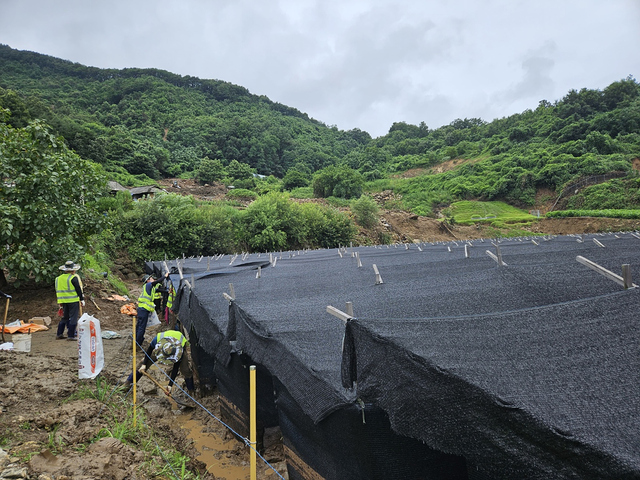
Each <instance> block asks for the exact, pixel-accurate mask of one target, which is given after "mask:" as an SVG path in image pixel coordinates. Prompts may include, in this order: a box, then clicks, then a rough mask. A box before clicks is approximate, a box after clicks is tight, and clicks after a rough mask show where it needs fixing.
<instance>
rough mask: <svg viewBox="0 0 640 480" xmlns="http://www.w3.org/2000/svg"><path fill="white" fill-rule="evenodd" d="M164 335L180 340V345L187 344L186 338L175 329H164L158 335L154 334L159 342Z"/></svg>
mask: <svg viewBox="0 0 640 480" xmlns="http://www.w3.org/2000/svg"><path fill="white" fill-rule="evenodd" d="M164 337H173V338H177V339H178V340H180V345H182V347H183V348H184V346H185V345H186V344H187V338H186V337H185V336H184V335H183V334H181V333H180V332H178V331H177V330H165V331H164V332H160V333H159V334H158V335H156V342H157V343H160V340H162V339H163V338H164Z"/></svg>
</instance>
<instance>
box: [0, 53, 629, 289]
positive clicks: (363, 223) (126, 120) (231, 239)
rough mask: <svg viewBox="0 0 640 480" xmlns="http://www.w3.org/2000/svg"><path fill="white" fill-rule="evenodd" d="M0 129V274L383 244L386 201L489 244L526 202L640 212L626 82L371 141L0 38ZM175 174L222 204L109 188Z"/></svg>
mask: <svg viewBox="0 0 640 480" xmlns="http://www.w3.org/2000/svg"><path fill="white" fill-rule="evenodd" d="M0 136H1V137H2V142H0V158H1V159H2V163H1V164H0V166H1V167H2V169H1V171H0V176H2V178H3V182H4V183H3V185H2V188H1V189H0V207H2V208H0V211H2V212H3V214H0V226H2V228H0V244H3V245H6V251H5V253H4V254H3V255H2V257H1V258H0V266H2V267H3V268H4V269H6V271H10V272H11V273H12V275H15V276H16V278H18V279H23V280H28V279H35V280H36V281H41V280H42V281H46V280H47V278H48V277H49V276H50V275H51V274H52V272H55V269H56V268H57V267H56V266H57V265H60V264H61V263H64V261H66V260H68V259H69V258H70V257H73V258H81V256H82V255H85V254H87V255H88V252H92V254H91V255H92V256H91V258H88V257H85V261H89V262H93V261H95V262H97V263H98V264H99V263H100V262H101V261H102V260H100V259H101V258H102V259H106V258H109V257H110V256H111V257H114V256H116V255H117V252H115V251H114V249H117V248H122V249H125V250H126V251H127V252H128V255H129V256H130V257H131V258H132V259H133V260H134V261H136V262H138V261H142V260H144V259H148V258H160V257H162V256H170V257H172V256H181V255H185V254H187V255H214V254H218V253H237V252H240V251H242V252H245V251H277V250H284V249H299V248H319V247H325V248H332V247H336V246H339V245H346V244H349V243H350V242H353V241H356V242H358V241H362V242H369V243H388V242H390V241H391V240H392V236H391V234H390V232H389V230H388V229H389V225H388V224H389V222H387V221H386V220H385V219H383V218H381V217H380V216H379V213H380V209H382V210H383V213H384V214H385V215H387V217H388V218H392V216H391V214H390V212H391V211H395V212H398V211H404V212H403V213H406V212H410V213H409V214H410V215H412V216H415V217H416V218H417V217H418V216H423V217H425V216H430V217H433V218H436V219H438V220H439V221H441V220H446V222H442V224H441V225H440V226H441V227H442V228H443V231H445V232H449V233H450V231H449V230H448V228H449V227H448V226H447V225H454V224H456V223H458V224H462V223H465V224H474V223H476V222H484V223H483V226H487V225H489V226H490V227H491V228H495V230H494V231H495V233H496V235H498V234H499V235H520V234H522V232H524V231H531V229H529V228H528V227H529V226H530V224H531V222H533V221H535V219H536V217H534V216H532V215H530V214H529V213H528V212H527V210H529V209H531V208H532V207H534V206H535V207H537V208H540V206H541V205H544V208H543V209H542V213H543V214H544V213H547V212H548V213H547V215H552V214H553V215H564V216H609V217H616V218H638V217H639V216H640V176H639V175H638V169H639V168H640V85H639V84H638V82H637V81H636V80H635V79H634V78H633V77H631V76H629V77H627V78H625V79H621V80H620V81H617V82H614V83H612V84H611V85H608V86H606V87H604V89H602V90H589V89H584V88H583V89H580V90H571V91H570V92H568V93H567V94H566V95H565V96H564V97H563V98H562V99H559V100H554V101H549V100H541V101H540V103H539V105H538V107H537V108H536V109H534V110H526V111H524V112H521V113H518V114H515V115H511V116H509V117H506V118H500V119H495V120H493V121H490V122H488V121H485V120H483V119H479V118H465V119H457V120H454V121H453V122H451V124H449V125H446V126H443V127H439V128H435V129H430V128H429V127H428V126H427V125H426V124H424V123H421V124H420V125H411V124H407V123H404V122H397V123H393V124H392V125H391V126H390V128H389V132H388V133H387V134H386V135H384V136H381V137H378V138H375V139H374V138H371V136H370V135H369V134H368V133H367V132H364V131H361V130H359V129H353V130H350V131H341V130H338V129H337V128H335V127H329V126H327V125H325V124H323V123H322V122H321V121H318V120H315V119H312V118H309V117H308V115H306V114H305V113H303V112H300V111H298V110H296V109H295V108H292V107H289V106H285V105H281V104H278V103H275V102H272V101H271V100H269V99H268V98H266V97H264V96H256V95H252V94H251V93H250V92H248V91H247V89H246V88H243V87H241V86H237V85H232V84H230V83H228V82H224V81H220V80H207V79H199V78H195V77H183V76H180V75H177V74H174V73H170V72H166V71H163V70H157V69H137V68H129V69H123V70H115V69H99V68H94V67H86V66H83V65H80V64H77V63H71V62H69V61H65V60H61V59H57V58H53V57H50V56H47V55H42V54H38V53H34V52H25V51H19V50H15V49H12V48H10V47H9V46H6V45H0ZM167 178H180V179H191V180H195V181H196V182H199V183H200V184H202V185H217V186H219V189H220V191H223V192H224V194H223V199H222V200H219V199H218V200H216V201H203V200H202V199H195V198H193V197H182V196H179V195H171V194H168V195H160V196H158V197H157V198H155V199H153V200H151V201H148V202H132V198H131V195H130V194H129V192H128V191H127V192H126V193H125V192H120V193H119V194H118V195H117V196H115V197H113V196H109V195H108V190H107V189H106V183H107V182H106V180H116V181H118V182H120V183H122V184H123V185H125V186H130V187H131V186H136V185H149V184H153V183H154V182H158V181H160V180H163V179H167ZM87 179H91V180H90V181H89V183H90V184H91V186H92V187H93V188H91V189H88V180H87ZM231 186H233V187H234V188H233V189H231V188H230V187H231ZM227 187H229V188H227ZM89 190H90V192H89ZM312 197H323V198H325V199H326V200H323V201H322V202H317V201H315V200H311V199H312ZM294 200H295V201H294ZM469 201H471V202H469ZM45 207H46V208H45ZM507 207H508V208H507ZM514 207H517V208H514ZM36 209H38V212H45V213H46V215H45V214H37V215H34V214H33V212H34V211H36ZM549 210H554V211H553V212H549ZM53 218H56V219H58V221H56V222H52V221H51V220H50V219H53ZM60 219H64V222H61V221H60ZM432 221H435V220H432ZM54 227H55V228H54ZM479 227H480V225H479V224H478V229H479ZM523 228H524V230H523ZM56 229H57V230H56ZM363 229H365V230H368V231H367V232H365V233H364V234H363ZM396 233H397V232H396ZM51 238H54V239H56V241H54V242H51V241H50V239H51ZM54 247H55V248H54ZM105 250H106V253H107V255H106V256H105V255H102V252H104V251H105ZM99 268H102V267H100V266H98V265H96V267H95V270H96V271H97V270H98V269H99ZM1 280H2V275H0V281H1Z"/></svg>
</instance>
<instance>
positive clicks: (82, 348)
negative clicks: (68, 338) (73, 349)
mask: <svg viewBox="0 0 640 480" xmlns="http://www.w3.org/2000/svg"><path fill="white" fill-rule="evenodd" d="M102 367H104V349H103V348H102V336H101V333H100V320H98V319H97V318H95V317H93V316H91V315H89V314H88V313H85V314H84V315H82V317H80V320H78V377H80V378H95V377H96V376H97V375H98V374H99V373H100V372H101V371H102Z"/></svg>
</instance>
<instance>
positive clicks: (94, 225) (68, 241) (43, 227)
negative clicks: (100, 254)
mask: <svg viewBox="0 0 640 480" xmlns="http://www.w3.org/2000/svg"><path fill="white" fill-rule="evenodd" d="M5 112H6V111H5ZM0 159H1V163H0V178H1V179H2V182H3V183H2V185H1V186H0V244H1V245H3V246H4V248H3V249H2V253H1V254H0V265H1V266H2V267H3V268H5V269H7V270H8V271H9V272H10V275H11V276H13V277H15V278H16V279H17V282H16V286H18V285H20V283H21V282H24V281H27V280H30V279H33V280H34V281H35V282H36V283H45V282H49V281H52V280H53V278H54V276H55V274H56V273H57V268H58V266H60V265H61V264H63V263H64V262H65V261H66V260H74V261H78V260H79V259H80V258H82V255H83V253H84V252H85V251H86V250H87V247H88V243H89V239H90V237H91V235H93V234H95V233H97V232H99V231H100V229H101V227H102V225H103V224H104V217H103V216H102V215H100V213H99V212H98V211H97V210H96V208H95V201H96V199H97V198H98V197H99V196H100V195H103V194H104V192H105V191H106V178H105V176H104V174H103V173H102V172H101V169H100V168H98V167H97V166H96V165H94V164H93V163H91V162H88V161H86V160H83V159H81V158H80V157H79V156H78V155H76V154H75V153H73V152H72V151H70V150H69V149H68V148H67V147H66V146H65V144H64V140H63V139H61V138H59V137H56V136H54V135H53V134H51V133H50V131H49V128H48V127H47V126H46V125H45V124H44V123H42V122H39V121H34V122H32V123H30V124H29V125H28V126H26V127H25V128H17V129H16V128H13V127H11V126H10V125H8V124H7V123H5V122H4V121H3V119H2V118H0Z"/></svg>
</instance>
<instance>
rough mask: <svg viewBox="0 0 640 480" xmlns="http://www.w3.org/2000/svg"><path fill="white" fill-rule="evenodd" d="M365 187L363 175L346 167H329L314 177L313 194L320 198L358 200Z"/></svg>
mask: <svg viewBox="0 0 640 480" xmlns="http://www.w3.org/2000/svg"><path fill="white" fill-rule="evenodd" d="M363 187H364V179H363V178H362V175H361V174H360V173H359V172H357V171H356V170H354V169H352V168H350V167H346V166H342V167H334V166H329V167H326V168H323V169H322V170H320V171H318V172H316V174H315V175H314V176H313V194H314V196H316V197H320V198H327V197H341V198H347V199H349V198H358V197H359V196H360V195H362V189H363Z"/></svg>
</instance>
